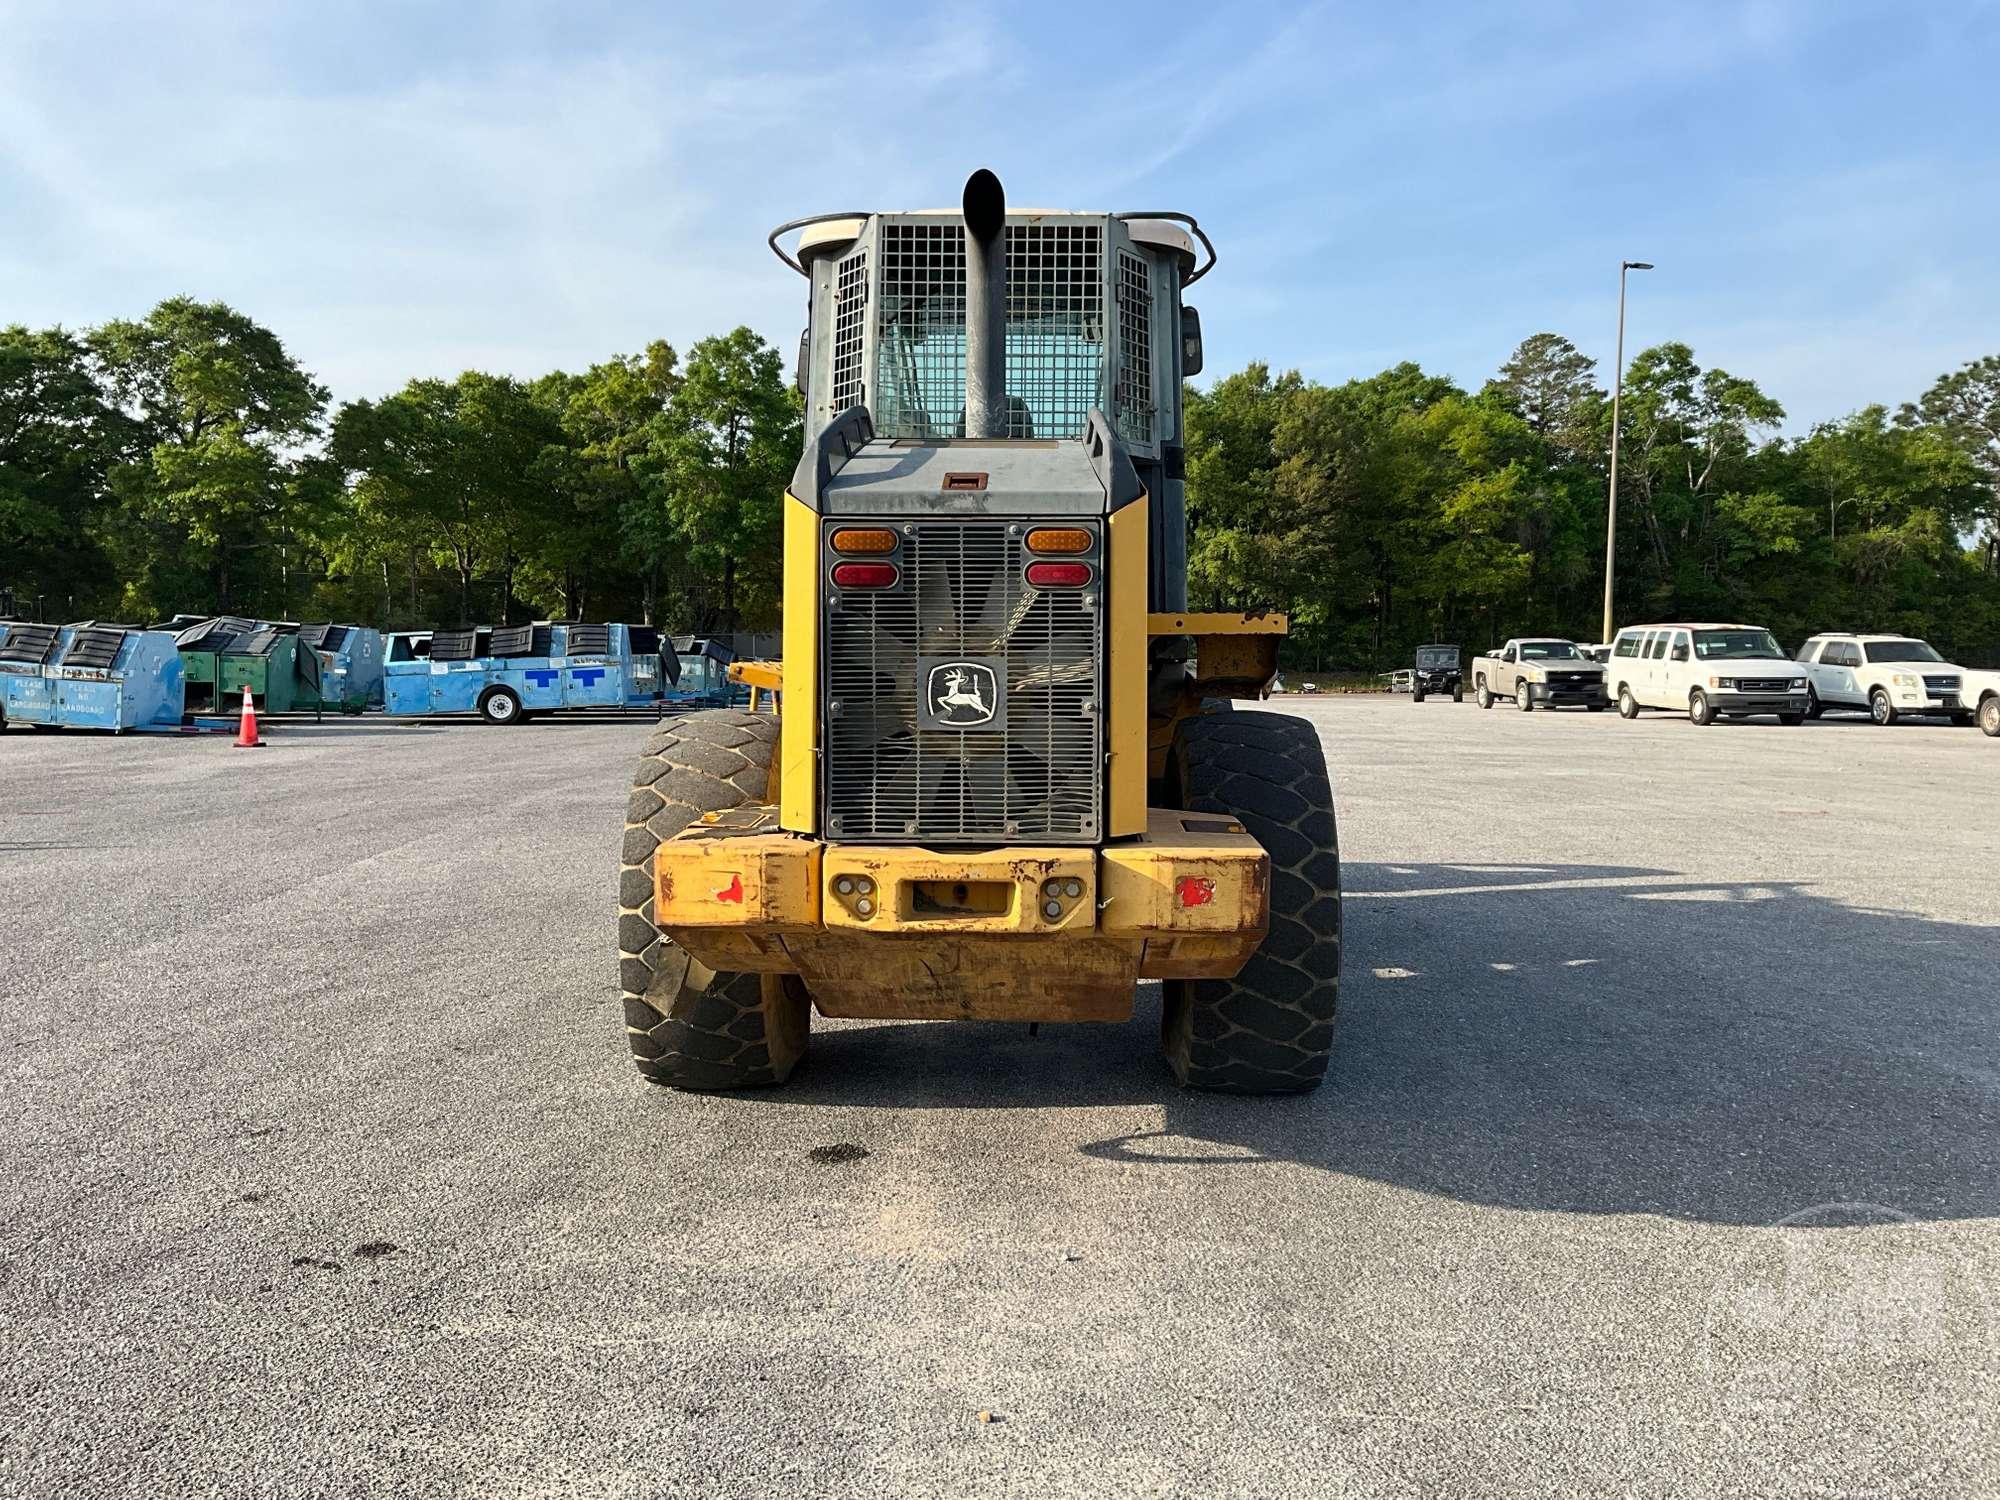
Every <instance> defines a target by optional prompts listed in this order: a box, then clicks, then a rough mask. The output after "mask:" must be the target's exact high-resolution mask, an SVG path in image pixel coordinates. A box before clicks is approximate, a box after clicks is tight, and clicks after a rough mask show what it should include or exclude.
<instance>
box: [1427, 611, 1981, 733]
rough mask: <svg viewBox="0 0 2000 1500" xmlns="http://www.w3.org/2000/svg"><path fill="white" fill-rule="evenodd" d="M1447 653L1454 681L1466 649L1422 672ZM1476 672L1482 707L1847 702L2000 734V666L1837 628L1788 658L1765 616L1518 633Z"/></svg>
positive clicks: (1631, 711) (1715, 715) (1628, 712)
mask: <svg viewBox="0 0 2000 1500" xmlns="http://www.w3.org/2000/svg"><path fill="white" fill-rule="evenodd" d="M1447 659H1448V660H1449V662H1450V664H1451V666H1452V669H1453V674H1454V679H1453V680H1454V681H1455V680H1456V668H1457V660H1458V648H1457V647H1455V646H1440V645H1427V646H1420V647H1418V648H1417V673H1416V678H1417V681H1418V682H1419V683H1421V682H1422V681H1423V679H1424V675H1425V673H1426V672H1427V671H1431V672H1435V671H1437V670H1438V669H1439V667H1440V666H1441V665H1442V664H1443V663H1444V662H1445V661H1446V660H1447ZM1467 675H1468V676H1469V677H1470V679H1471V683H1472V690H1473V698H1474V701H1475V702H1477V703H1478V704H1479V706H1480V707H1481V708H1491V707H1492V706H1493V705H1494V704H1495V703H1497V702H1502V701H1507V702H1511V703H1513V704H1514V705H1515V707H1517V708H1519V709H1520V710H1521V711H1522V712H1523V713H1527V712H1531V711H1532V710H1534V709H1536V708H1560V707H1577V708H1582V709H1584V710H1585V711H1587V712H1592V713H1595V712H1598V711H1600V710H1602V709H1604V708H1606V707H1609V706H1610V705H1611V704H1612V703H1614V702H1615V703H1616V704H1617V705H1618V712H1619V714H1620V716H1621V717H1623V718H1627V719H1634V718H1637V717H1638V716H1639V714H1640V713H1641V712H1643V711H1645V710H1647V709H1653V710H1659V711H1662V712H1667V713H1681V714H1686V715H1687V717H1688V719H1689V721H1690V722H1691V723H1695V724H1712V723H1714V722H1715V721H1716V720H1717V719H1748V718H1755V717H1758V716H1760V715H1761V716H1769V717H1773V718H1776V719H1777V720H1778V722H1779V723H1781V724H1802V723H1804V722H1805V721H1806V720H1807V719H1808V718H1818V717H1819V716H1820V715H1821V714H1824V713H1828V712H1836V711H1840V712H1849V711H1851V712H1857V713H1865V714H1867V715H1868V716H1869V717H1870V718H1871V719H1873V720H1874V721H1875V722H1876V723H1877V724H1894V723H1896V722H1897V721H1898V720H1899V719H1903V718H1906V717H1912V716H1922V715H1928V716H1932V717H1937V718H1945V719H1949V720H1951V722H1953V723H1955V724H1972V723H1977V724H1978V725H1979V727H1980V729H1981V730H1982V731H1983V732H1984V733H1985V734H1987V735H1989V736H1992V737H1995V738H2000V672H1975V671H1968V670H1966V669H1965V668H1963V667H1959V666H1956V665H1954V664H1953V663H1951V662H1948V661H1946V660H1945V659H1944V658H1943V657H1941V656H1940V655H1938V653H1937V652H1936V651H1935V650H1933V649H1932V647H1931V646H1930V645H1929V643H1928V642H1925V641H1920V640H1917V639H1915V638H1913V637H1910V636H1901V635H1855V634H1848V633H1844V632H1827V633H1825V634H1821V635H1816V636H1813V637H1811V638H1810V639H1809V640H1807V641H1806V642H1805V643H1804V644H1803V645H1801V646H1800V647H1799V649H1798V652H1797V653H1796V654H1795V655H1791V656H1788V655H1786V654H1785V650H1784V648H1783V647H1782V646H1780V645H1779V644H1778V641H1777V638H1776V637H1775V636H1773V635H1772V634H1771V632H1770V631H1768V630H1765V629H1763V628H1762V627H1761V626H1756V625H1730V624H1721V623H1715V622H1708V623H1702V622H1693V621H1690V622H1688V623H1685V624H1664V625H1634V626H1630V627H1628V628H1626V629H1624V630H1621V631H1619V632H1618V634H1617V635H1616V637H1614V638H1613V639H1612V640H1611V641H1609V642H1606V643H1603V644H1601V645H1590V644H1586V645H1578V644H1577V643H1575V642H1573V641H1568V640H1563V639H1561V638H1559V637H1551V636H1517V637H1516V638H1514V639H1513V640H1510V641H1508V642H1507V643H1506V644H1505V645H1504V646H1502V647H1500V648H1499V649H1498V650H1495V651H1492V652H1489V653H1488V654H1486V655H1484V656H1475V657H1474V658H1473V659H1472V662H1471V665H1470V667H1469V668H1468V669H1467ZM1416 696H1417V697H1418V699H1419V701H1421V699H1422V697H1423V693H1422V691H1421V690H1419V691H1418V693H1417V694H1416ZM1454 696H1456V695H1454Z"/></svg>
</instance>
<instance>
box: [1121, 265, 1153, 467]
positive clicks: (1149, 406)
mask: <svg viewBox="0 0 2000 1500" xmlns="http://www.w3.org/2000/svg"><path fill="white" fill-rule="evenodd" d="M1112 404H1113V406H1114V407H1115V409H1116V410H1117V413H1118V430H1119V431H1120V432H1122V433H1123V434H1124V435H1125V436H1126V437H1128V438H1130V439H1131V440H1132V441H1133V442H1135V443H1150V442H1152V440H1153V406H1154V403H1153V284H1152V277H1151V275H1150V274H1149V272H1148V270H1147V267H1146V263H1145V262H1144V261H1143V260H1141V259H1139V257H1138V256H1136V255H1133V254H1130V253H1129V252H1127V251H1124V250H1120V251H1119V252H1118V384H1117V388H1116V390H1115V391H1114V392H1113V394H1112Z"/></svg>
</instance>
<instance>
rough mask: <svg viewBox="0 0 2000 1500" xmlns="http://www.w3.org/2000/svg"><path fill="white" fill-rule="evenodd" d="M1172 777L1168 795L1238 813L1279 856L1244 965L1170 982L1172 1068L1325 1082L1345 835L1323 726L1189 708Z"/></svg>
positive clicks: (1164, 1039)
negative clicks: (1265, 925) (1261, 926)
mask: <svg viewBox="0 0 2000 1500" xmlns="http://www.w3.org/2000/svg"><path fill="white" fill-rule="evenodd" d="M1167 779H1168V783H1169V785H1168V790H1169V793H1170V794H1171V796H1172V798H1173V801H1172V804H1171V805H1174V806H1178V807H1179V808H1181V809H1182V810H1184V811H1187V812H1202V813H1219V814H1226V815H1228V816H1230V817H1233V818H1235V819H1237V820H1238V821H1239V822H1241V823H1242V824H1243V826H1244V828H1245V829H1247V830H1248V831H1249V832H1250V833H1251V834H1252V835H1253V836H1254V837H1255V838H1256V840H1257V842H1258V843H1260V844H1262V845H1263V846H1264V850H1265V852H1266V853H1267V854H1269V855H1270V857H1271V928H1270V932H1269V933H1268V934H1267V935H1266V936H1265V938H1264V942H1263V944H1262V946H1260V947H1259V948H1258V950H1257V952H1256V953H1255V954H1254V955H1252V957H1251V959H1250V962H1249V963H1247V964H1245V965H1244V967H1243V971H1242V972H1241V973H1240V974H1238V975H1237V976H1236V977H1235V978H1234V979H1184V980H1168V981H1166V983H1165V986H1164V989H1165V1000H1164V1004H1163V1006H1162V1010H1161V1018H1160V1040H1161V1045H1162V1048H1163V1050H1164V1051H1165V1052H1166V1055H1167V1062H1168V1063H1169V1065H1170V1066H1171V1067H1172V1068H1173V1071H1174V1077H1175V1078H1177V1079H1179V1080H1180V1082H1181V1083H1182V1084H1183V1085H1185V1086H1186V1087H1188V1088H1196V1089H1208V1090H1213V1091H1216V1092H1221V1093H1231V1094H1299V1093H1305V1092H1308V1091H1309V1090H1311V1089H1314V1088H1317V1087H1318V1086H1319V1083H1320V1080H1321V1079H1322V1078H1323V1077H1325V1075H1326V1066H1327V1059H1328V1058H1329V1057H1330V1056H1331V1054H1332V1051H1333V1019H1334V1010H1335V1004H1336V1001H1337V999H1338V996H1339V989H1340V842H1339V834H1338V830H1337V828H1336V825H1335V819H1334V809H1333V786H1332V782H1331V780H1330V779H1329V777H1328V775H1327V770H1326V752H1325V751H1324V749H1323V748H1322V747H1321V745H1320V739H1319V731H1318V730H1316V729H1314V728H1313V726H1312V724H1311V723H1310V722H1308V721H1307V720H1305V719H1297V718H1293V717H1291V716H1289V715H1283V714H1271V713H1254V714H1230V715H1227V716H1225V717H1211V716H1208V715H1200V716H1197V717H1195V718H1191V719H1184V720H1182V721H1181V723H1180V724H1179V725H1178V726H1177V728H1176V730H1175V734H1174V745H1173V750H1172V753H1171V755H1170V757H1169V765H1168V770H1167Z"/></svg>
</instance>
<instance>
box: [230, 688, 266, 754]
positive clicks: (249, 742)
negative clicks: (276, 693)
mask: <svg viewBox="0 0 2000 1500" xmlns="http://www.w3.org/2000/svg"><path fill="white" fill-rule="evenodd" d="M263 743H264V742H263V741H262V740H260V739H258V738H257V710H256V708H255V707H253V706H252V704H251V702H250V689H248V688H247V687H246V688H245V689H244V690H243V723H242V726H241V727H240V728H239V729H238V730H237V731H236V748H237V749H238V750H256V749H259V748H261V747H262V745H263Z"/></svg>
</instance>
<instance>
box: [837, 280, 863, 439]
mask: <svg viewBox="0 0 2000 1500" xmlns="http://www.w3.org/2000/svg"><path fill="white" fill-rule="evenodd" d="M867 330H868V252H867V251H866V250H857V251H855V252H854V253H853V254H852V255H850V256H848V257H847V259H846V260H844V261H842V262H841V263H840V274H839V276H838V277H837V278H836V279H835V282H834V304H833V410H834V412H835V413H836V414H838V413H840V412H844V411H846V410H847V409H848V408H849V407H850V406H859V405H860V404H861V398H862V394H863V393H862V389H861V344H862V336H863V335H864V334H865V333H866V332H867Z"/></svg>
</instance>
